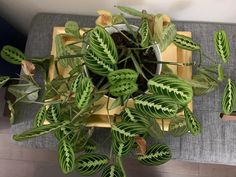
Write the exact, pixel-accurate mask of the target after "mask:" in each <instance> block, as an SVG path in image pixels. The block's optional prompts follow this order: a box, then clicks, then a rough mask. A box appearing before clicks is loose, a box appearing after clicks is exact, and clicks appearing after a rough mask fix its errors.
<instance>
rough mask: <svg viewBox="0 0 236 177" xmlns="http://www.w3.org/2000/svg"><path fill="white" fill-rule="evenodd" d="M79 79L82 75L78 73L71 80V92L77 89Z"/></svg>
mask: <svg viewBox="0 0 236 177" xmlns="http://www.w3.org/2000/svg"><path fill="white" fill-rule="evenodd" d="M81 79H82V75H81V74H79V75H78V76H77V77H76V79H75V80H74V81H73V82H72V84H71V90H72V92H76V91H77V89H78V88H79V83H80V81H81Z"/></svg>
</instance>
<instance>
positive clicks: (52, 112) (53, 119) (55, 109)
mask: <svg viewBox="0 0 236 177" xmlns="http://www.w3.org/2000/svg"><path fill="white" fill-rule="evenodd" d="M46 119H47V120H48V121H49V122H50V123H57V122H60V104H52V105H50V106H49V107H48V109H47V117H46Z"/></svg>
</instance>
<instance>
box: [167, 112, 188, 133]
mask: <svg viewBox="0 0 236 177" xmlns="http://www.w3.org/2000/svg"><path fill="white" fill-rule="evenodd" d="M169 132H170V134H171V135H173V136H175V137H179V136H182V135H184V134H186V133H187V132H188V128H187V124H186V121H185V118H184V117H183V116H179V117H176V118H175V119H172V120H171V121H170V124H169Z"/></svg>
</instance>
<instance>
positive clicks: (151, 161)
mask: <svg viewBox="0 0 236 177" xmlns="http://www.w3.org/2000/svg"><path fill="white" fill-rule="evenodd" d="M170 159H171V150H170V148H169V147H168V146H167V145H164V144H157V145H153V146H151V147H150V148H149V149H148V150H147V152H146V154H145V155H140V156H138V161H139V162H141V163H142V164H144V165H151V166H153V165H161V164H164V163H166V162H167V161H169V160H170Z"/></svg>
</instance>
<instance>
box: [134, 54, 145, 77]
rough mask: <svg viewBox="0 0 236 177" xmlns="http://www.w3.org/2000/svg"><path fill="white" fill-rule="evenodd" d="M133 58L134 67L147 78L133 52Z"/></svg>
mask: <svg viewBox="0 0 236 177" xmlns="http://www.w3.org/2000/svg"><path fill="white" fill-rule="evenodd" d="M130 57H131V59H132V62H133V64H134V67H135V69H136V71H137V72H138V73H139V74H140V75H141V76H142V77H143V78H145V79H147V77H146V76H145V74H144V72H143V70H142V68H141V67H140V65H139V63H138V62H137V60H136V59H135V57H134V56H133V54H131V56H130Z"/></svg>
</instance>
